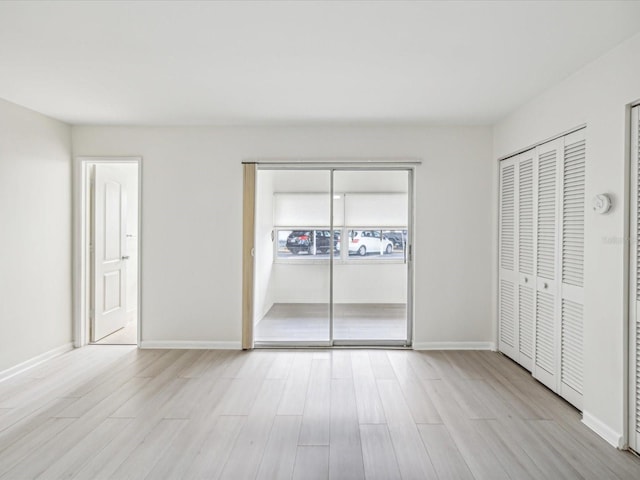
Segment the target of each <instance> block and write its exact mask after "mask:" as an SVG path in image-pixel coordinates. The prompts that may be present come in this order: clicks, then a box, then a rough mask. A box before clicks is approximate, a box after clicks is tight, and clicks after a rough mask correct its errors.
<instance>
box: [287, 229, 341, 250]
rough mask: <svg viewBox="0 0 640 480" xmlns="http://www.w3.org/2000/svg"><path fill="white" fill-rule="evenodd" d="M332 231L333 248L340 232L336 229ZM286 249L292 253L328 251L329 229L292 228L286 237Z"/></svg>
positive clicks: (329, 246)
mask: <svg viewBox="0 0 640 480" xmlns="http://www.w3.org/2000/svg"><path fill="white" fill-rule="evenodd" d="M314 232H315V236H314ZM333 233H334V238H333V246H334V248H335V246H336V243H337V241H338V238H339V235H340V234H339V232H338V231H334V232H333ZM314 238H315V243H314ZM287 249H288V250H289V251H290V252H291V253H294V254H300V253H308V254H311V255H313V254H316V253H329V252H330V251H331V231H330V230H294V231H293V232H291V233H290V234H289V236H288V237H287Z"/></svg>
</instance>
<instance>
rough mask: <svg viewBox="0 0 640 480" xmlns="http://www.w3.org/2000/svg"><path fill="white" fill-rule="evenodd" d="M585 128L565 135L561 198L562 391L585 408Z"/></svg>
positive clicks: (560, 370) (565, 396) (576, 403)
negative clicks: (583, 354) (583, 392)
mask: <svg viewBox="0 0 640 480" xmlns="http://www.w3.org/2000/svg"><path fill="white" fill-rule="evenodd" d="M585 160H586V144H585V131H584V130H579V131H577V132H574V133H572V134H571V135H568V136H566V137H564V155H563V162H562V193H561V197H560V198H561V201H562V207H561V209H560V213H561V223H560V226H561V228H562V232H561V245H560V248H561V259H560V260H561V265H562V271H561V272H560V274H561V276H562V284H561V303H560V305H559V308H560V331H559V334H560V365H559V372H560V388H559V393H560V395H562V396H563V397H564V398H566V399H567V400H568V401H569V402H571V403H573V404H574V405H575V406H576V407H578V408H580V409H581V408H582V372H583V358H582V351H583V348H582V337H583V335H582V332H583V307H584V214H585V167H586V164H585Z"/></svg>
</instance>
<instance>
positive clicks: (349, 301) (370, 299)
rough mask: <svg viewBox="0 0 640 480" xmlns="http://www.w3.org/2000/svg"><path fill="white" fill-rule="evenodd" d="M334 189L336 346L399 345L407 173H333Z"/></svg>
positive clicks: (403, 327) (403, 335)
mask: <svg viewBox="0 0 640 480" xmlns="http://www.w3.org/2000/svg"><path fill="white" fill-rule="evenodd" d="M333 186H334V192H333V195H334V197H333V198H334V202H336V204H335V205H334V212H335V211H336V210H341V212H340V215H339V216H338V215H334V219H336V220H337V219H338V218H339V219H340V220H343V221H341V222H340V223H338V222H336V225H335V228H337V229H340V232H341V238H342V239H344V241H342V242H341V243H340V249H339V254H338V255H337V256H336V258H335V259H334V260H335V261H334V268H333V282H332V287H333V338H334V340H335V343H340V344H359V343H363V344H377V343H380V342H382V343H398V342H399V343H404V342H405V341H406V340H407V279H408V269H407V265H408V263H407V262H408V245H407V239H408V234H409V231H408V229H409V199H408V189H409V172H407V171H406V170H405V171H358V170H353V171H343V170H338V171H334V177H333ZM337 202H339V204H338V203H337Z"/></svg>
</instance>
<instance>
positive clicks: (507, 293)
mask: <svg viewBox="0 0 640 480" xmlns="http://www.w3.org/2000/svg"><path fill="white" fill-rule="evenodd" d="M517 187H518V185H517V159H516V158H510V159H508V160H503V161H502V162H500V205H499V208H500V211H499V223H500V228H499V236H500V238H499V249H500V250H499V263H500V278H499V289H498V295H499V300H498V309H499V312H498V316H499V322H498V323H499V334H498V349H499V350H500V351H501V352H502V353H504V354H505V355H508V356H509V357H511V358H513V359H514V360H517V358H518V323H517V322H518V319H517V313H518V310H517V295H518V292H517V284H518V277H517V262H518V253H517V252H518V250H517V222H518V218H517V217H518V212H517V195H518V191H517Z"/></svg>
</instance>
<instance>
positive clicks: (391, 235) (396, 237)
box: [385, 230, 407, 248]
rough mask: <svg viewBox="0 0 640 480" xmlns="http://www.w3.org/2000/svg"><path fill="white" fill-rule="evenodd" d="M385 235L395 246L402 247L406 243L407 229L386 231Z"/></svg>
mask: <svg viewBox="0 0 640 480" xmlns="http://www.w3.org/2000/svg"><path fill="white" fill-rule="evenodd" d="M385 237H387V238H388V239H389V240H391V241H392V242H393V246H394V247H395V248H403V247H404V245H405V244H406V243H407V231H406V230H403V231H402V232H401V231H399V230H398V231H395V232H386V233H385Z"/></svg>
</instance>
